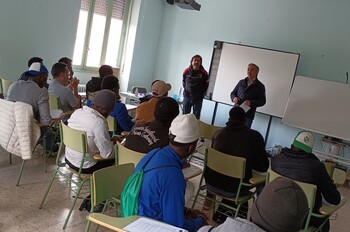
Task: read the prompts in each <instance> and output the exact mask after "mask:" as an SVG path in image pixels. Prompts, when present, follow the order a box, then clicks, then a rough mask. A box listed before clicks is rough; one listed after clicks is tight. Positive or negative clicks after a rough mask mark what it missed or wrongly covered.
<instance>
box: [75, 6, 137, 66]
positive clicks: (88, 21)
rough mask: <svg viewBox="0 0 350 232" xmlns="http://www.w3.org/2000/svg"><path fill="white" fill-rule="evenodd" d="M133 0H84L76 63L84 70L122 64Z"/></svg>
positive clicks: (81, 8) (79, 23)
mask: <svg viewBox="0 0 350 232" xmlns="http://www.w3.org/2000/svg"><path fill="white" fill-rule="evenodd" d="M129 5H130V0H82V1H81V6H80V14H79V21H78V29H77V35H76V40H75V47H74V55H73V64H74V65H75V66H77V67H78V68H81V69H89V68H98V67H100V66H101V65H102V64H108V65H111V66H112V67H119V66H120V63H121V54H122V51H123V48H124V46H123V45H124V41H125V35H126V31H127V25H128V12H129Z"/></svg>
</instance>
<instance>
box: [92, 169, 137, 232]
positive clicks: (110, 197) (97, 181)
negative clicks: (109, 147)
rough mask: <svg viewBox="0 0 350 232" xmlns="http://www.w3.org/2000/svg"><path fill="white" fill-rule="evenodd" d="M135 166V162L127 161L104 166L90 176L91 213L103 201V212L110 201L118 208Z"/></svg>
mask: <svg viewBox="0 0 350 232" xmlns="http://www.w3.org/2000/svg"><path fill="white" fill-rule="evenodd" d="M134 168H135V165H134V164H133V163H127V164H122V165H115V166H111V167H107V168H103V169H100V170H98V171H96V172H94V173H93V174H92V177H91V178H90V187H91V205H92V206H91V213H93V209H94V207H95V206H97V205H98V204H101V203H103V204H104V207H103V210H102V213H104V212H105V210H106V209H107V207H108V206H109V205H110V203H113V205H114V207H115V208H117V204H118V203H120V201H119V199H120V194H121V192H122V191H123V188H124V185H125V182H126V180H127V179H128V177H129V176H131V174H132V173H133V171H134ZM90 224H91V222H90V221H89V220H88V222H87V225H86V230H85V231H89V230H90ZM96 230H97V229H96Z"/></svg>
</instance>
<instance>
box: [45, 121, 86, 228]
mask: <svg viewBox="0 0 350 232" xmlns="http://www.w3.org/2000/svg"><path fill="white" fill-rule="evenodd" d="M59 127H60V137H61V144H60V148H59V151H58V154H62V152H63V149H64V146H66V147H69V148H71V149H72V150H75V151H78V152H81V153H83V157H82V162H81V165H80V167H79V171H75V170H73V169H71V168H70V167H69V166H68V165H66V163H64V162H62V161H60V156H59V155H57V157H56V166H57V167H56V171H55V173H54V174H53V175H52V178H51V181H50V182H49V186H48V187H47V190H46V193H45V195H44V198H43V199H42V201H41V204H40V207H39V208H40V209H42V208H43V205H44V202H45V200H46V197H47V195H48V193H49V191H50V189H51V187H52V183H53V181H54V180H55V178H56V176H58V175H59V176H61V177H62V178H64V179H65V180H66V181H68V182H69V184H70V185H69V187H70V188H71V190H72V191H73V192H75V194H76V196H75V197H74V200H73V204H72V206H71V208H70V210H69V213H68V215H67V217H66V220H65V222H64V225H63V229H65V228H66V226H67V223H68V220H69V218H70V215H71V214H72V211H73V209H74V206H75V204H76V201H77V199H78V198H81V197H80V196H79V194H80V191H81V189H82V187H83V185H84V183H85V182H86V181H87V180H89V178H90V176H91V174H82V173H81V170H82V167H83V164H84V162H85V161H87V160H88V158H87V157H86V151H87V138H86V132H84V131H79V130H75V129H72V128H70V127H68V126H66V125H65V124H64V123H62V122H61V123H60V124H59ZM67 170H68V172H67ZM73 175H74V176H76V177H77V178H74V177H73ZM71 184H74V185H76V186H77V190H75V188H72V187H71Z"/></svg>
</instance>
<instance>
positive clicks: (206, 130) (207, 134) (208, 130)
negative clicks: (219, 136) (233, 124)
mask: <svg viewBox="0 0 350 232" xmlns="http://www.w3.org/2000/svg"><path fill="white" fill-rule="evenodd" d="M198 125H199V136H200V137H201V138H204V139H209V140H210V139H211V138H212V137H213V134H214V133H215V131H217V130H218V129H221V128H222V127H219V126H214V125H210V124H207V123H205V122H202V121H201V120H198Z"/></svg>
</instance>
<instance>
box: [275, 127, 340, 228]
mask: <svg viewBox="0 0 350 232" xmlns="http://www.w3.org/2000/svg"><path fill="white" fill-rule="evenodd" d="M314 143H315V138H314V136H313V134H312V133H311V132H310V131H301V132H299V133H298V134H297V135H296V136H295V138H294V140H293V144H292V145H291V148H284V149H282V152H281V154H279V155H276V156H275V157H274V158H272V160H271V168H272V170H273V171H275V172H277V173H279V174H280V175H283V176H285V177H288V178H291V179H293V180H297V181H301V182H306V183H310V184H314V185H316V186H317V192H316V200H315V206H314V209H313V211H314V212H315V213H318V212H319V209H320V207H321V206H322V198H323V199H324V200H325V201H326V202H328V203H329V204H332V205H336V204H339V202H340V193H339V192H338V190H337V188H336V186H335V185H334V184H333V180H332V178H331V177H330V176H329V175H328V173H327V170H326V167H325V166H324V164H323V163H322V162H321V161H320V160H319V159H318V158H317V157H316V156H315V155H314V154H313V153H312V149H313V146H314ZM323 222H324V219H322V218H316V217H312V218H311V221H310V225H311V226H315V227H318V226H320V225H321V224H322V223H323ZM329 229H330V224H329V221H327V223H326V224H325V225H324V226H323V227H322V231H329Z"/></svg>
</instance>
